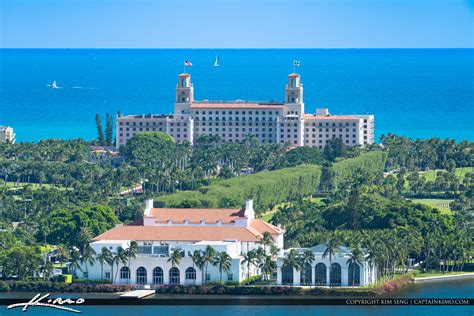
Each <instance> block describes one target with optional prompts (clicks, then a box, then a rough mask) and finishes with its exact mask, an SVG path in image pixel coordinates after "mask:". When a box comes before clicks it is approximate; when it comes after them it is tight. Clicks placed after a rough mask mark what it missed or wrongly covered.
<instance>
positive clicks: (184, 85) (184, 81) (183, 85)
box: [181, 78, 186, 87]
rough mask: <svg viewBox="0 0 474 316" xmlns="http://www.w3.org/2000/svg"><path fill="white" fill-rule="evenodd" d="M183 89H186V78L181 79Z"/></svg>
mask: <svg viewBox="0 0 474 316" xmlns="http://www.w3.org/2000/svg"><path fill="white" fill-rule="evenodd" d="M181 87H186V78H183V79H181Z"/></svg>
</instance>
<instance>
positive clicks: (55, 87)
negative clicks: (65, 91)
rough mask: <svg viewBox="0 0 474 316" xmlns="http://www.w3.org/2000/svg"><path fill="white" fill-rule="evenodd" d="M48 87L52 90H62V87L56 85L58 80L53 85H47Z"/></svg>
mask: <svg viewBox="0 0 474 316" xmlns="http://www.w3.org/2000/svg"><path fill="white" fill-rule="evenodd" d="M46 86H47V87H50V88H51V89H61V87H58V85H57V84H56V80H54V81H53V83H52V84H47V85H46Z"/></svg>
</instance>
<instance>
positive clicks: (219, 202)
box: [155, 165, 321, 212]
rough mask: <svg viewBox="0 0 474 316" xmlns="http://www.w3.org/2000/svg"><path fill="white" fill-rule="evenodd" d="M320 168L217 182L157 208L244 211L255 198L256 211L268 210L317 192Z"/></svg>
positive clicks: (167, 199)
mask: <svg viewBox="0 0 474 316" xmlns="http://www.w3.org/2000/svg"><path fill="white" fill-rule="evenodd" d="M320 176H321V168H320V167H319V166H316V165H301V166H298V167H292V168H285V169H281V170H276V171H263V172H259V173H256V174H252V175H247V176H240V177H235V178H231V179H227V180H221V181H216V182H215V183H214V184H211V185H208V186H204V187H201V188H200V189H199V190H195V191H180V192H177V193H174V194H171V195H166V196H160V197H158V198H157V199H156V201H157V204H155V206H158V207H196V208H204V207H209V208H224V207H243V205H244V202H245V200H246V199H247V198H248V197H252V198H253V200H254V208H255V210H256V211H257V212H258V211H259V210H265V209H269V208H271V207H273V206H275V205H277V204H279V203H281V202H283V201H286V200H293V199H297V198H300V197H305V196H308V195H311V194H313V193H315V192H316V189H317V187H318V185H319V179H320Z"/></svg>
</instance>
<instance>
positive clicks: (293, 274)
mask: <svg viewBox="0 0 474 316" xmlns="http://www.w3.org/2000/svg"><path fill="white" fill-rule="evenodd" d="M326 249H327V245H325V244H321V245H317V246H314V247H311V248H295V250H296V251H297V253H299V254H302V253H303V252H305V251H307V250H310V251H311V252H312V253H313V255H314V261H313V262H312V263H311V264H306V265H305V266H302V267H298V268H295V267H292V266H289V265H287V264H285V260H284V259H285V257H286V256H287V255H288V253H289V252H290V251H291V249H286V250H285V252H284V253H283V255H282V256H281V257H280V258H278V261H277V284H278V285H297V286H300V285H302V286H303V285H306V286H364V285H367V284H371V283H374V282H375V281H376V280H377V274H376V268H375V266H371V265H369V264H368V261H367V255H363V258H362V262H360V263H352V262H351V261H349V259H350V256H351V254H352V250H351V249H349V248H347V247H342V246H341V247H338V250H337V253H336V255H335V256H333V257H331V260H330V259H329V255H328V256H326V257H323V254H324V252H325V251H326Z"/></svg>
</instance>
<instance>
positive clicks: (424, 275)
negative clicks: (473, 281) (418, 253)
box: [413, 271, 474, 278]
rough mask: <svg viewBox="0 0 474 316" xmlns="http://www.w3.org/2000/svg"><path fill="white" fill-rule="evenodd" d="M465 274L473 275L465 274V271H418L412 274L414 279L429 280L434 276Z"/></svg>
mask: <svg viewBox="0 0 474 316" xmlns="http://www.w3.org/2000/svg"><path fill="white" fill-rule="evenodd" d="M467 273H470V274H471V273H473V274H474V272H466V271H453V272H451V271H450V272H440V271H428V272H420V271H415V272H414V273H413V277H414V278H429V277H435V276H444V275H457V274H467Z"/></svg>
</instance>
